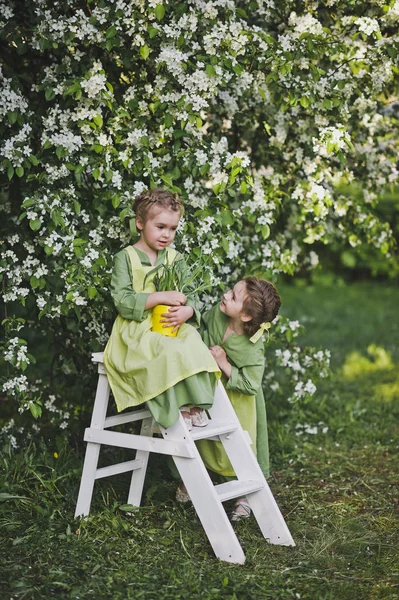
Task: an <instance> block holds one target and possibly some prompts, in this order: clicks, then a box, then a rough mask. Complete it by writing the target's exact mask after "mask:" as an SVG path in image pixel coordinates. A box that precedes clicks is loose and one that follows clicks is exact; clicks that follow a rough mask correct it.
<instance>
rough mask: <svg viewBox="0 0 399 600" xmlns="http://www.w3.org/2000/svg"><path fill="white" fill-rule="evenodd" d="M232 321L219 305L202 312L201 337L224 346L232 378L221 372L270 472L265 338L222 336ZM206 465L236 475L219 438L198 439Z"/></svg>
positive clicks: (260, 459)
mask: <svg viewBox="0 0 399 600" xmlns="http://www.w3.org/2000/svg"><path fill="white" fill-rule="evenodd" d="M228 324H229V320H228V317H227V316H226V315H225V314H224V313H222V312H221V311H220V308H219V305H218V306H215V307H213V308H212V309H211V310H210V311H209V312H208V313H206V314H205V315H203V317H202V322H201V329H202V337H203V340H204V342H205V343H206V345H207V346H215V345H218V346H221V347H222V348H223V350H224V351H225V352H226V355H227V358H228V360H229V362H230V364H231V366H232V371H231V375H230V377H229V379H227V378H226V377H224V376H222V381H223V384H224V386H225V388H226V392H227V394H228V396H229V398H230V401H231V403H232V405H233V407H234V410H235V411H236V413H237V416H238V418H239V420H240V423H241V425H242V427H243V429H245V430H246V431H248V433H249V435H250V437H251V440H252V449H253V451H254V453H255V454H256V456H257V459H258V462H259V465H260V467H261V469H262V471H263V473H264V475H265V477H268V476H269V446H268V438H267V422H266V407H265V402H264V398H263V392H262V378H263V372H264V369H265V357H264V346H263V342H262V340H261V339H260V340H258V341H257V342H256V343H255V344H254V343H252V342H251V341H250V340H249V338H248V337H247V336H246V335H238V334H234V333H233V334H231V335H230V336H229V337H228V338H227V339H226V340H225V341H223V336H224V334H225V333H226V329H227V326H228ZM197 447H198V449H199V451H200V454H201V456H202V459H203V461H204V463H205V466H206V467H207V468H208V469H209V470H210V471H213V472H215V473H218V474H219V475H223V476H227V477H232V476H234V475H235V473H234V471H233V469H232V466H231V463H230V461H229V459H228V457H227V454H226V453H225V451H224V449H223V446H222V444H221V443H220V442H212V441H209V440H200V441H198V442H197Z"/></svg>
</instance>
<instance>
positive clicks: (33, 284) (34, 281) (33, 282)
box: [29, 275, 40, 290]
mask: <svg viewBox="0 0 399 600" xmlns="http://www.w3.org/2000/svg"><path fill="white" fill-rule="evenodd" d="M29 283H30V284H31V287H32V288H33V289H34V290H35V289H36V288H38V287H39V285H40V279H38V278H37V277H35V276H34V275H32V277H31V278H30V280H29Z"/></svg>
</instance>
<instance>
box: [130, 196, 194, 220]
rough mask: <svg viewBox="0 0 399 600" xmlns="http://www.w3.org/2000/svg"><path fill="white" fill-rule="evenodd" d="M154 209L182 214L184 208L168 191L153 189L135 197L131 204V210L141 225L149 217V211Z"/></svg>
mask: <svg viewBox="0 0 399 600" xmlns="http://www.w3.org/2000/svg"><path fill="white" fill-rule="evenodd" d="M154 208H160V209H163V208H168V209H169V210H173V211H174V212H178V213H180V216H182V214H183V213H184V206H183V204H182V201H181V200H180V198H179V196H178V195H177V194H172V192H168V190H162V189H160V188H154V189H152V190H147V191H146V192H142V193H141V194H139V195H138V196H136V198H135V200H134V204H133V210H134V212H135V213H136V218H137V217H138V218H139V219H140V220H141V221H143V223H145V222H146V220H147V219H148V218H149V217H150V214H151V211H152V209H154Z"/></svg>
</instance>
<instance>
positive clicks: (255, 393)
mask: <svg viewBox="0 0 399 600" xmlns="http://www.w3.org/2000/svg"><path fill="white" fill-rule="evenodd" d="M280 306H281V300H280V296H279V295H278V292H277V290H276V288H275V287H274V285H273V284H272V283H270V282H269V281H265V280H262V279H256V278H255V277H249V278H247V279H243V280H242V281H239V282H238V283H236V285H235V286H234V287H233V289H232V290H230V291H228V292H226V293H225V294H224V295H223V300H222V302H221V303H220V304H219V305H218V306H215V307H213V308H212V309H211V310H210V311H209V312H207V313H206V314H205V315H203V317H202V328H203V331H202V337H203V340H204V342H205V343H206V344H207V346H209V348H210V351H211V353H212V355H213V356H214V358H215V360H216V362H217V364H218V365H219V367H220V369H221V371H222V373H223V374H222V381H223V384H224V386H225V388H226V392H227V394H228V396H229V398H230V401H231V403H232V405H233V408H234V410H235V411H236V413H237V416H238V419H239V421H240V423H241V426H242V428H243V429H245V430H246V431H248V433H249V435H250V437H251V440H252V449H253V451H254V453H255V454H256V455H257V459H258V462H259V465H260V467H261V469H262V471H263V473H264V475H265V477H268V476H269V447H268V438H267V423H266V408H265V402H264V398H263V393H262V378H263V372H264V368H265V358H264V345H263V341H262V339H261V338H262V334H263V333H264V332H265V331H266V330H267V329H268V328H269V327H270V323H271V322H272V321H273V320H274V319H275V318H276V316H277V314H278V311H279V309H280ZM197 446H198V449H199V452H200V454H201V456H202V459H203V461H204V463H205V466H206V467H207V468H208V469H209V470H210V471H213V472H214V473H217V474H218V475H220V476H222V477H223V478H224V480H225V481H226V480H229V479H232V478H234V476H235V473H234V471H233V468H232V466H231V463H230V461H229V459H228V457H227V454H226V452H225V450H224V448H223V446H222V444H221V443H220V442H213V441H210V440H200V441H198V442H197ZM178 496H179V494H177V497H178ZM180 497H181V494H180ZM250 514H251V509H250V508H249V505H248V502H247V500H246V498H239V499H238V500H237V502H236V505H235V507H234V511H233V514H232V519H233V520H238V519H240V518H243V517H249V516H250Z"/></svg>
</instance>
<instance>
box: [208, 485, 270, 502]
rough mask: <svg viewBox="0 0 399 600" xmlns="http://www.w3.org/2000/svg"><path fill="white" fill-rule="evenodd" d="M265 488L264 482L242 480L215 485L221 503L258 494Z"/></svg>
mask: <svg viewBox="0 0 399 600" xmlns="http://www.w3.org/2000/svg"><path fill="white" fill-rule="evenodd" d="M264 487H265V485H264V483H263V481H253V480H242V481H239V480H238V479H235V480H233V481H227V482H226V483H220V484H219V485H215V490H216V492H217V495H218V497H219V500H220V501H221V502H226V500H232V499H233V498H240V497H241V496H246V495H247V494H252V493H253V492H258V491H259V490H262V489H263V488H264Z"/></svg>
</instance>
